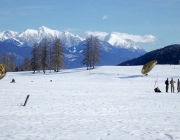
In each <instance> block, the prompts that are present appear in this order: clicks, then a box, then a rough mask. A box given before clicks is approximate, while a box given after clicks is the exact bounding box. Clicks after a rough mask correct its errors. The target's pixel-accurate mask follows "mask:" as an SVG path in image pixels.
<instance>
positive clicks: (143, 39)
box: [84, 31, 157, 43]
mask: <svg viewBox="0 0 180 140" xmlns="http://www.w3.org/2000/svg"><path fill="white" fill-rule="evenodd" d="M110 34H114V35H115V36H116V39H120V40H122V39H123V40H124V39H130V40H132V41H134V42H136V43H155V42H156V41H157V38H156V37H155V36H153V35H133V34H128V33H120V32H111V33H107V32H98V31H95V32H91V31H87V32H85V35H84V37H87V36H89V35H94V36H98V38H99V39H100V40H104V39H105V38H106V37H107V36H108V35H110Z"/></svg>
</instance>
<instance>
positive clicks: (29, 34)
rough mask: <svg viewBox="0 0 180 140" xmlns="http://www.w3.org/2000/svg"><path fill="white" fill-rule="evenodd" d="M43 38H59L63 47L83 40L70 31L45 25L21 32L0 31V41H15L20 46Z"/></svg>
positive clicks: (29, 44) (51, 39)
mask: <svg viewBox="0 0 180 140" xmlns="http://www.w3.org/2000/svg"><path fill="white" fill-rule="evenodd" d="M44 38H47V39H48V40H50V41H53V40H55V39H56V38H60V39H61V41H62V43H63V44H64V46H65V47H70V46H76V45H78V44H79V42H81V41H82V40H83V39H82V38H80V37H79V36H77V35H76V36H75V35H73V34H72V33H69V32H60V31H57V30H51V29H49V28H47V27H45V26H42V27H40V28H39V29H38V30H33V29H27V30H25V31H24V32H21V33H18V32H12V31H5V32H2V33H0V41H6V42H9V43H10V42H12V43H13V42H15V41H17V42H19V46H21V47H24V46H23V45H25V46H29V47H32V46H33V45H34V43H35V42H37V43H39V42H41V41H42V40H43V39H44ZM7 40H8V41H7Z"/></svg>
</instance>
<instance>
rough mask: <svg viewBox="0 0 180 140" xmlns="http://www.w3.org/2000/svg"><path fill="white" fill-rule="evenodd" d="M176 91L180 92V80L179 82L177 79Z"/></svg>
mask: <svg viewBox="0 0 180 140" xmlns="http://www.w3.org/2000/svg"><path fill="white" fill-rule="evenodd" d="M177 92H180V82H179V79H178V81H177Z"/></svg>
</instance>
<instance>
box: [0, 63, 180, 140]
mask: <svg viewBox="0 0 180 140" xmlns="http://www.w3.org/2000/svg"><path fill="white" fill-rule="evenodd" d="M141 68H142V66H134V67H133V66H124V67H120V66H103V67H97V68H96V69H94V70H89V71H87V70H86V68H79V69H66V70H63V71H61V72H59V73H49V72H47V73H46V74H45V75H44V74H43V73H42V72H41V73H36V74H32V72H16V73H7V75H6V77H5V78H3V79H1V80H0V85H1V88H0V110H1V115H0V124H1V125H0V139H1V140H17V139H18V140H20V139H22V140H24V139H31V140H32V139H33V140H52V139H53V140H172V139H173V140H179V139H180V123H179V121H180V118H179V116H180V104H179V102H180V93H177V92H176V87H177V86H176V85H175V93H165V84H164V81H165V80H166V78H174V80H175V81H176V82H177V79H178V78H180V71H179V70H180V66H179V65H156V66H155V67H154V68H153V69H152V71H151V72H150V73H149V75H148V76H145V77H142V76H141V73H140V71H141ZM157 75H158V77H157ZM12 78H15V80H16V83H14V84H12V83H10V81H11V79H12ZM157 79H158V86H159V88H160V89H161V90H162V93H154V91H153V89H154V84H155V81H156V80H157ZM50 80H52V82H50ZM28 94H29V95H30V97H29V100H28V102H27V105H26V107H23V106H20V105H21V103H22V104H24V101H25V98H26V96H27V95H28Z"/></svg>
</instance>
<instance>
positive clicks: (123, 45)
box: [0, 26, 146, 68]
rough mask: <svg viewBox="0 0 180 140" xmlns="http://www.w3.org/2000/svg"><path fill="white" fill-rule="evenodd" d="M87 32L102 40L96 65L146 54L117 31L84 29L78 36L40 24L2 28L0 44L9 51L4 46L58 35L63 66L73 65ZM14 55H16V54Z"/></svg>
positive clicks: (77, 63)
mask: <svg viewBox="0 0 180 140" xmlns="http://www.w3.org/2000/svg"><path fill="white" fill-rule="evenodd" d="M90 34H92V35H94V36H98V38H99V39H100V41H101V45H102V52H101V56H102V57H101V63H100V64H99V65H117V64H119V63H120V62H123V61H125V60H128V59H132V58H136V57H139V56H141V55H143V54H145V53H146V52H145V51H144V50H143V49H142V48H141V47H139V46H138V44H137V43H135V42H134V41H132V40H130V39H124V38H121V37H120V36H118V33H116V32H113V33H109V34H108V33H103V34H102V33H97V34H96V33H93V32H87V33H86V36H85V37H80V36H78V35H73V34H72V33H70V32H60V31H57V30H52V29H49V28H47V27H45V26H42V27H40V28H39V29H38V30H34V29H27V30H25V31H24V32H21V33H18V32H14V31H4V32H2V33H0V42H1V44H2V46H0V47H1V48H2V47H4V50H10V49H7V47H9V46H12V44H13V45H16V46H18V47H19V49H20V50H21V48H23V47H30V48H32V46H33V45H34V43H35V42H38V43H39V42H41V41H42V40H43V39H44V38H47V39H48V40H49V41H54V40H55V39H56V38H60V39H61V41H62V43H63V46H64V47H65V50H66V53H65V56H66V58H65V62H66V64H67V66H66V67H71V68H74V67H80V66H82V64H81V61H82V57H83V56H82V51H83V49H84V40H85V38H86V37H87V36H88V35H90ZM5 47H6V48H5ZM28 50H29V49H28ZM77 50H78V51H77ZM0 53H2V50H0ZM8 53H14V51H13V50H12V51H9V52H8ZM26 54H27V52H26ZM29 54H30V52H29ZM16 55H18V56H19V54H16ZM20 56H21V55H20ZM23 56H24V55H23V54H22V56H21V57H22V58H23Z"/></svg>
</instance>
